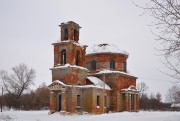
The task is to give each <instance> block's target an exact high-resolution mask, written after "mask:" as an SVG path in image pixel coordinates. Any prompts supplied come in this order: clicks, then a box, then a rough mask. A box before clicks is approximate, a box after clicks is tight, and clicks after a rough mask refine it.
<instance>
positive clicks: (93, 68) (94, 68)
mask: <svg viewBox="0 0 180 121" xmlns="http://www.w3.org/2000/svg"><path fill="white" fill-rule="evenodd" d="M91 65H92V67H91V69H92V70H96V61H95V60H92V63H91Z"/></svg>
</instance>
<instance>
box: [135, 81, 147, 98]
mask: <svg viewBox="0 0 180 121" xmlns="http://www.w3.org/2000/svg"><path fill="white" fill-rule="evenodd" d="M148 89H149V87H148V86H147V85H146V83H144V82H140V83H138V84H137V90H138V91H140V97H142V95H144V94H145V92H146V91H148Z"/></svg>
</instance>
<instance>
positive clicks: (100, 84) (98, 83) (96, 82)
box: [87, 76, 111, 90]
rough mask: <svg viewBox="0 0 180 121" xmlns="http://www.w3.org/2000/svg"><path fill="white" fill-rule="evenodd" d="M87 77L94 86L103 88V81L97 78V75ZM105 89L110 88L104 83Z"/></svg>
mask: <svg viewBox="0 0 180 121" xmlns="http://www.w3.org/2000/svg"><path fill="white" fill-rule="evenodd" d="M87 78H88V79H89V81H91V82H92V83H93V84H94V85H95V86H98V87H100V88H103V85H104V82H103V81H102V80H100V79H99V78H97V77H94V76H88V77H87ZM105 89H108V90H111V88H110V87H109V86H108V85H107V84H105Z"/></svg>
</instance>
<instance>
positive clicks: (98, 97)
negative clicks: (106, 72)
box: [97, 95, 100, 106]
mask: <svg viewBox="0 0 180 121" xmlns="http://www.w3.org/2000/svg"><path fill="white" fill-rule="evenodd" d="M97 106H100V96H99V95H97Z"/></svg>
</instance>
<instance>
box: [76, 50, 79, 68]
mask: <svg viewBox="0 0 180 121" xmlns="http://www.w3.org/2000/svg"><path fill="white" fill-rule="evenodd" d="M79 55H80V51H79V50H77V51H76V65H77V66H79V65H80V60H79Z"/></svg>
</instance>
